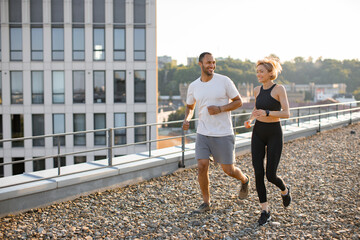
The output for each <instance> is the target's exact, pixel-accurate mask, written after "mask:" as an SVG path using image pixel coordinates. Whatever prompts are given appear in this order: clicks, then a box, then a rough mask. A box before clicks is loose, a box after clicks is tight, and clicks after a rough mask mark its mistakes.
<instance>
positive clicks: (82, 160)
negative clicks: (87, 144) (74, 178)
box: [74, 156, 86, 164]
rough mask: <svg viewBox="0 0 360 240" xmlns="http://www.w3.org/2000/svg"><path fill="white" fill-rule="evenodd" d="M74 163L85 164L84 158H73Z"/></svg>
mask: <svg viewBox="0 0 360 240" xmlns="http://www.w3.org/2000/svg"><path fill="white" fill-rule="evenodd" d="M74 163H75V164H79V163H86V156H74Z"/></svg>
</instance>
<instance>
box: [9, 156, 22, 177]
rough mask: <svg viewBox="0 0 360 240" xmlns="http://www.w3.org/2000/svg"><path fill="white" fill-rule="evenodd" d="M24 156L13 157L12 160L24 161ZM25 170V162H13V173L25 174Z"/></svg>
mask: <svg viewBox="0 0 360 240" xmlns="http://www.w3.org/2000/svg"><path fill="white" fill-rule="evenodd" d="M22 160H24V159H23V158H12V162H17V161H22ZM24 172H25V164H24V163H23V162H22V163H15V164H12V175H18V174H23V173H24Z"/></svg>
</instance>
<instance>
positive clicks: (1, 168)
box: [0, 158, 4, 178]
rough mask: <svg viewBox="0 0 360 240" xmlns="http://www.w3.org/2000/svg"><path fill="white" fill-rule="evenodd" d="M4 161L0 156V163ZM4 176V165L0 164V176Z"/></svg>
mask: <svg viewBox="0 0 360 240" xmlns="http://www.w3.org/2000/svg"><path fill="white" fill-rule="evenodd" d="M2 163H4V159H3V158H0V164H2ZM2 177H4V166H0V178H2Z"/></svg>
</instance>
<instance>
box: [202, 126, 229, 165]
mask: <svg viewBox="0 0 360 240" xmlns="http://www.w3.org/2000/svg"><path fill="white" fill-rule="evenodd" d="M210 155H212V156H213V157H214V161H215V162H217V163H221V164H234V162H235V138H234V135H229V136H224V137H209V136H204V135H201V134H199V133H198V134H196V144H195V157H196V159H197V160H199V159H209V157H210Z"/></svg>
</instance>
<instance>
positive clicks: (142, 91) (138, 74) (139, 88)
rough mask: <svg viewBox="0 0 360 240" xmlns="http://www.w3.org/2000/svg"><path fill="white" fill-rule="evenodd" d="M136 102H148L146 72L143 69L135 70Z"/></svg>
mask: <svg viewBox="0 0 360 240" xmlns="http://www.w3.org/2000/svg"><path fill="white" fill-rule="evenodd" d="M134 78H135V79H134V80H135V82H134V84H135V87H134V90H135V95H134V97H135V102H146V72H145V71H143V70H136V71H134Z"/></svg>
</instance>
